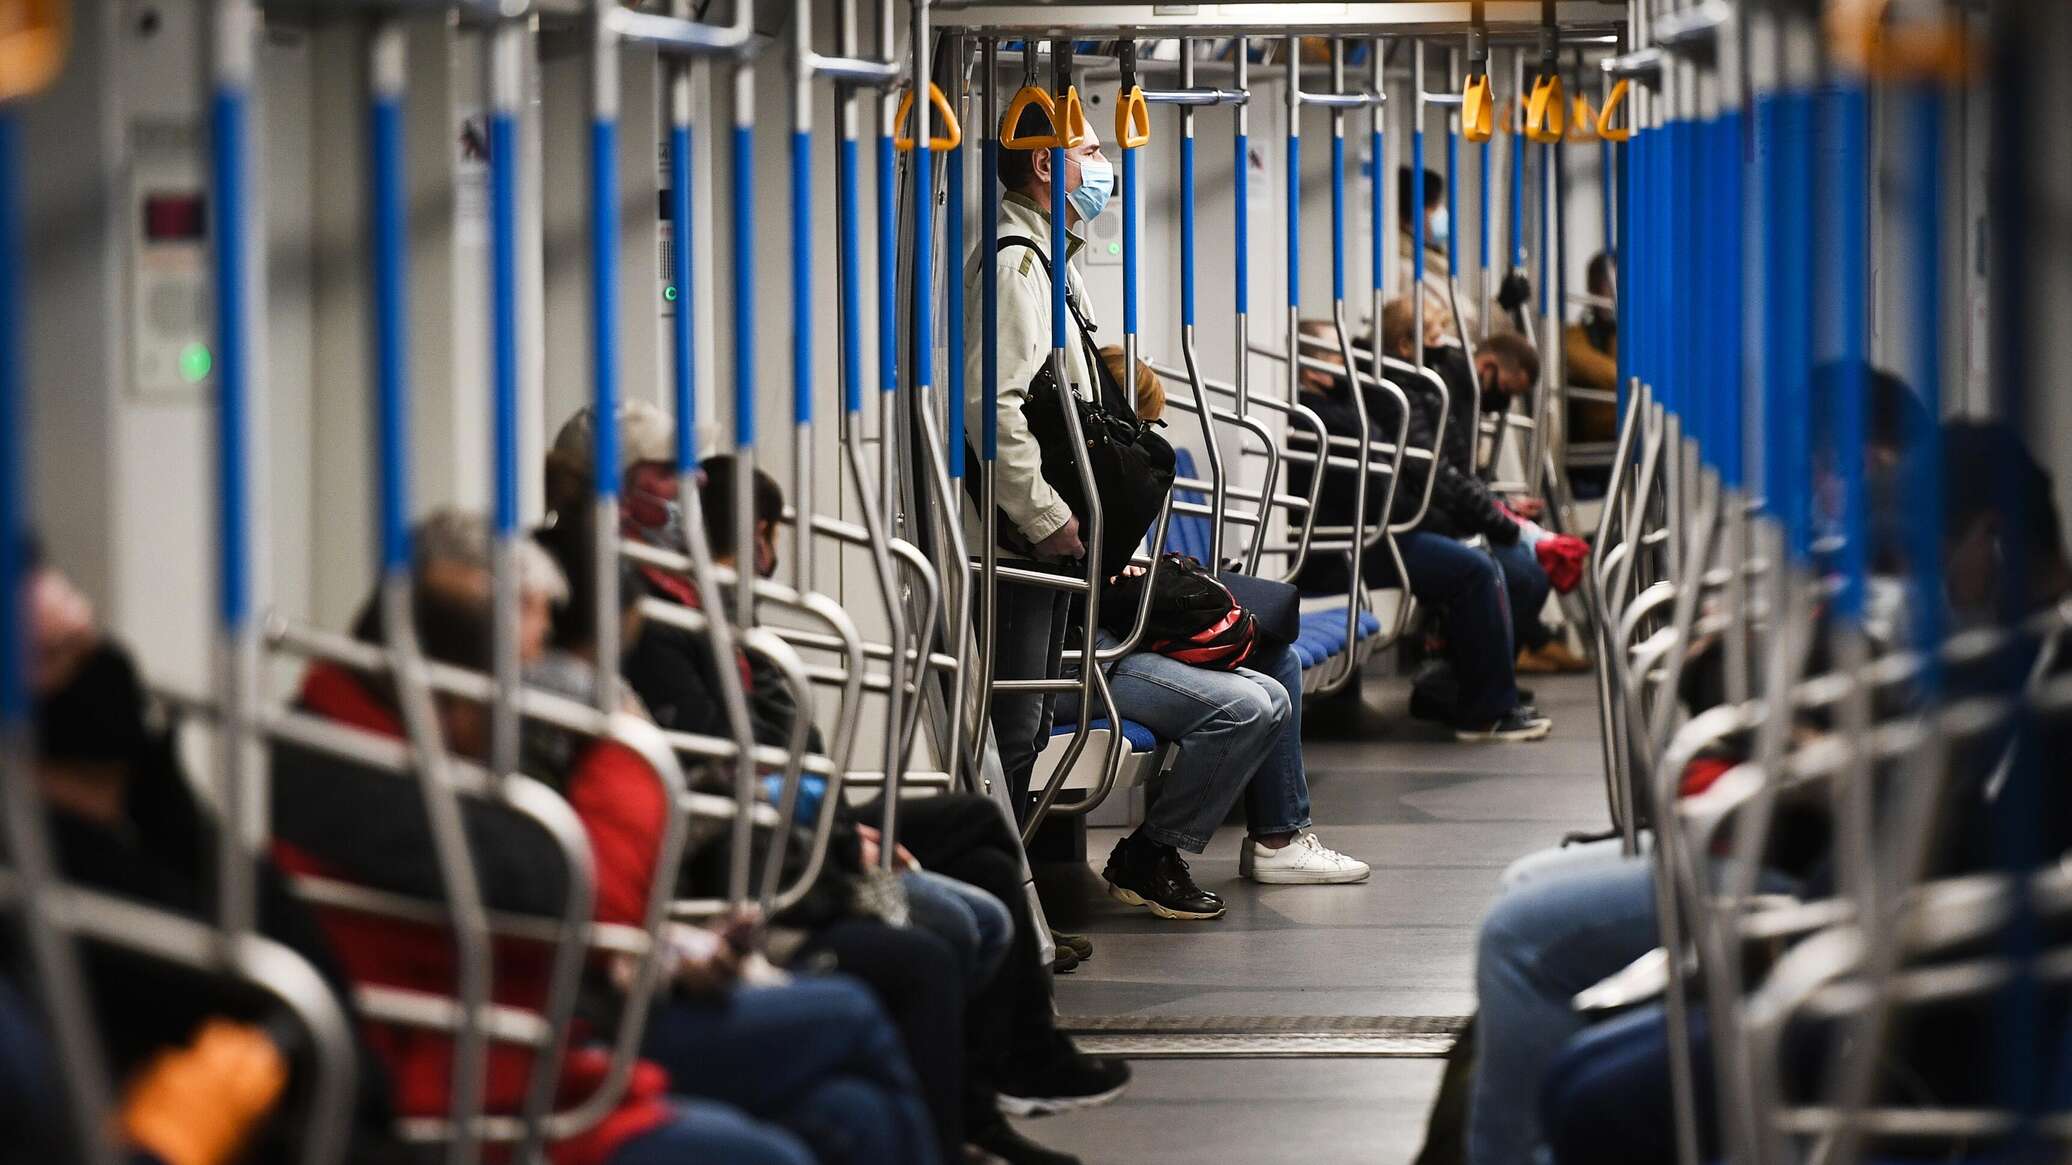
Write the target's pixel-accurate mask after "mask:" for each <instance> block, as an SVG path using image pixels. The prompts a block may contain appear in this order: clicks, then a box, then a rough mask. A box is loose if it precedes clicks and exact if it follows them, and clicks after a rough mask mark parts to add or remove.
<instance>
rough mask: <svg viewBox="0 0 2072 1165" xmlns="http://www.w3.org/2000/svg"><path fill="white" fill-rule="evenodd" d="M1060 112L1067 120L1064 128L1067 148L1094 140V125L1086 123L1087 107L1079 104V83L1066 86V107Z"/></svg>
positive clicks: (1076, 147) (1073, 147)
mask: <svg viewBox="0 0 2072 1165" xmlns="http://www.w3.org/2000/svg"><path fill="white" fill-rule="evenodd" d="M1060 112H1061V113H1062V114H1063V116H1064V121H1065V124H1064V127H1063V130H1064V138H1065V148H1066V149H1068V150H1074V149H1078V148H1079V147H1080V146H1083V145H1085V144H1087V143H1088V142H1090V141H1092V140H1094V135H1093V127H1091V126H1089V125H1088V124H1087V123H1086V108H1085V107H1084V106H1082V105H1080V104H1079V87H1078V86H1077V85H1067V86H1066V87H1065V107H1064V109H1062V110H1061V111H1060Z"/></svg>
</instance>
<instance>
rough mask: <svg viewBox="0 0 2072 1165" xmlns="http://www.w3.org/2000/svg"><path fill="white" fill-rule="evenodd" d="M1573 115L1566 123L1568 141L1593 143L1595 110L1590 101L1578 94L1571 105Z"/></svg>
mask: <svg viewBox="0 0 2072 1165" xmlns="http://www.w3.org/2000/svg"><path fill="white" fill-rule="evenodd" d="M1573 105H1574V113H1573V115H1572V116H1571V117H1570V118H1569V122H1568V140H1569V141H1572V142H1594V141H1596V140H1597V110H1596V109H1595V108H1594V107H1592V106H1591V104H1590V99H1589V98H1588V97H1585V96H1583V95H1582V94H1580V93H1578V94H1577V95H1576V99H1575V101H1574V103H1573Z"/></svg>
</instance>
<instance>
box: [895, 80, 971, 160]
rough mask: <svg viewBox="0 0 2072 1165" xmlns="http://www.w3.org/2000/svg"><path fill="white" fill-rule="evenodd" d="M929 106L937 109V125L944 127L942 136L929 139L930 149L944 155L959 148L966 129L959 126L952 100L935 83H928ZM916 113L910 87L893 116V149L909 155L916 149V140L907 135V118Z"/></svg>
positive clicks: (912, 92) (912, 91)
mask: <svg viewBox="0 0 2072 1165" xmlns="http://www.w3.org/2000/svg"><path fill="white" fill-rule="evenodd" d="M928 104H929V105H930V106H932V107H933V108H934V109H935V119H936V124H937V125H940V126H941V127H942V132H941V134H940V135H935V136H931V137H929V139H928V148H929V149H931V150H933V151H935V152H936V153H938V154H940V153H944V152H946V151H949V150H954V149H956V148H957V144H958V143H959V142H962V141H963V140H964V127H963V126H960V125H958V124H957V111H956V110H954V109H951V108H950V99H949V98H947V97H944V96H943V93H942V89H941V88H940V87H938V86H937V85H936V83H935V82H933V81H930V82H929V83H928ZM913 112H914V90H913V88H912V87H911V86H909V87H908V89H907V91H906V93H905V95H904V96H902V97H901V98H900V99H899V109H898V111H897V112H895V113H894V114H893V115H892V148H893V149H895V150H898V151H899V152H900V153H902V154H904V153H909V152H911V151H912V150H913V148H914V139H913V138H911V137H908V136H907V135H906V133H905V130H906V124H907V118H908V117H909V116H911V115H912V114H913Z"/></svg>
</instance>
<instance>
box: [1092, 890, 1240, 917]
mask: <svg viewBox="0 0 2072 1165" xmlns="http://www.w3.org/2000/svg"><path fill="white" fill-rule="evenodd" d="M1108 897H1110V898H1113V899H1115V900H1116V901H1117V902H1121V903H1123V904H1124V905H1127V906H1142V907H1143V908H1144V909H1146V910H1149V911H1150V912H1151V913H1153V914H1156V915H1158V916H1159V917H1160V918H1170V919H1173V920H1175V921H1178V922H1205V921H1207V920H1209V919H1211V918H1221V917H1223V910H1228V909H1230V908H1229V907H1227V906H1226V907H1224V908H1223V910H1218V911H1216V912H1215V913H1214V914H1203V913H1201V912H1200V911H1197V910H1175V909H1173V908H1172V907H1170V906H1161V905H1159V904H1158V903H1156V902H1153V901H1152V900H1151V899H1149V898H1146V897H1144V896H1143V895H1142V894H1139V893H1137V892H1136V891H1135V890H1127V889H1124V888H1123V887H1121V886H1118V885H1116V884H1115V883H1113V882H1110V883H1108Z"/></svg>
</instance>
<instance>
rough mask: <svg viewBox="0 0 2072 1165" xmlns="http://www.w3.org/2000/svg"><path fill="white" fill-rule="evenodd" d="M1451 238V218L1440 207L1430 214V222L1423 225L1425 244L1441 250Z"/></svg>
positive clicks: (1443, 208)
mask: <svg viewBox="0 0 2072 1165" xmlns="http://www.w3.org/2000/svg"><path fill="white" fill-rule="evenodd" d="M1452 238H1453V216H1452V215H1450V214H1448V213H1446V208H1445V207H1443V206H1442V207H1440V208H1439V209H1437V210H1435V211H1433V212H1432V218H1431V221H1430V222H1429V223H1427V224H1425V242H1426V243H1427V244H1429V245H1431V246H1434V247H1439V248H1442V249H1443V248H1444V247H1445V246H1446V244H1447V243H1448V242H1450V241H1451V240H1452Z"/></svg>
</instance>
